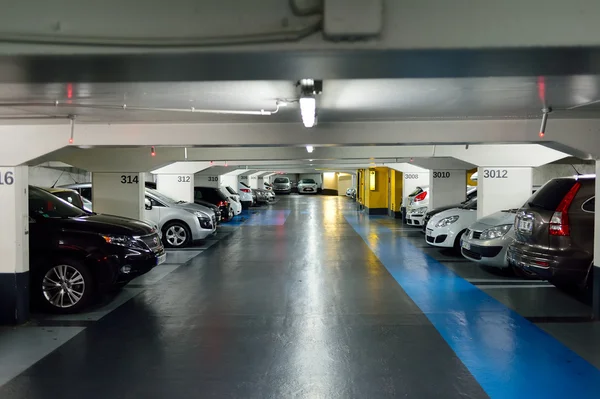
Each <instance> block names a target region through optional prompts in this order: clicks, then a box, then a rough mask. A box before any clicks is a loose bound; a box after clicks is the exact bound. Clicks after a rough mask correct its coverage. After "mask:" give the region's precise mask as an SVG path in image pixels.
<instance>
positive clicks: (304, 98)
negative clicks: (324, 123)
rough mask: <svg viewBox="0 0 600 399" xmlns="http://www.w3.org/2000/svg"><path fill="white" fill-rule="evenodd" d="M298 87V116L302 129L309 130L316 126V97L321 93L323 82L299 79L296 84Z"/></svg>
mask: <svg viewBox="0 0 600 399" xmlns="http://www.w3.org/2000/svg"><path fill="white" fill-rule="evenodd" d="M297 86H298V87H300V99H299V101H298V102H299V103H300V116H301V117H302V123H303V124H304V127H306V128H311V127H313V126H315V125H316V124H317V99H316V96H317V95H319V94H321V93H322V91H323V81H322V80H314V79H301V80H299V81H298V84H297Z"/></svg>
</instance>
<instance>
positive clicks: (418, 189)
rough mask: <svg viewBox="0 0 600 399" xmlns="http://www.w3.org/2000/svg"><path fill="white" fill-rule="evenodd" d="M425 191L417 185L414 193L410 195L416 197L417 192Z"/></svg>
mask: <svg viewBox="0 0 600 399" xmlns="http://www.w3.org/2000/svg"><path fill="white" fill-rule="evenodd" d="M422 192H423V189H422V188H421V187H417V188H416V189H415V191H413V192H412V193H410V194H408V196H409V197H414V196H415V195H417V194H421V193H422Z"/></svg>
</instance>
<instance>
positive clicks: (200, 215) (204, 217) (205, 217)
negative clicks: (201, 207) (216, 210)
mask: <svg viewBox="0 0 600 399" xmlns="http://www.w3.org/2000/svg"><path fill="white" fill-rule="evenodd" d="M190 212H192V213H193V214H194V216H196V217H197V218H198V219H201V220H210V217H208V215H207V214H206V213H204V212H200V211H190Z"/></svg>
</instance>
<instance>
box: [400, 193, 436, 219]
mask: <svg viewBox="0 0 600 399" xmlns="http://www.w3.org/2000/svg"><path fill="white" fill-rule="evenodd" d="M429 197H431V195H430V194H429V186H421V187H417V188H416V189H415V191H413V192H412V193H410V195H409V196H408V197H407V198H406V204H407V205H406V223H407V224H409V225H411V226H423V219H425V215H426V214H427V211H428V210H429Z"/></svg>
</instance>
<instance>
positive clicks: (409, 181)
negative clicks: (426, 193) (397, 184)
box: [402, 172, 429, 207]
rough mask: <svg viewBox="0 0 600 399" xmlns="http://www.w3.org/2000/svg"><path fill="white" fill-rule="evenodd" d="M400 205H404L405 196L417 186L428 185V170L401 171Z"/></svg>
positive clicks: (405, 204)
mask: <svg viewBox="0 0 600 399" xmlns="http://www.w3.org/2000/svg"><path fill="white" fill-rule="evenodd" d="M402 180H403V182H402V206H403V207H406V206H407V205H408V204H407V203H406V197H408V195H409V194H410V193H412V192H413V191H415V189H416V188H417V187H423V186H428V185H429V172H404V173H402Z"/></svg>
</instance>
